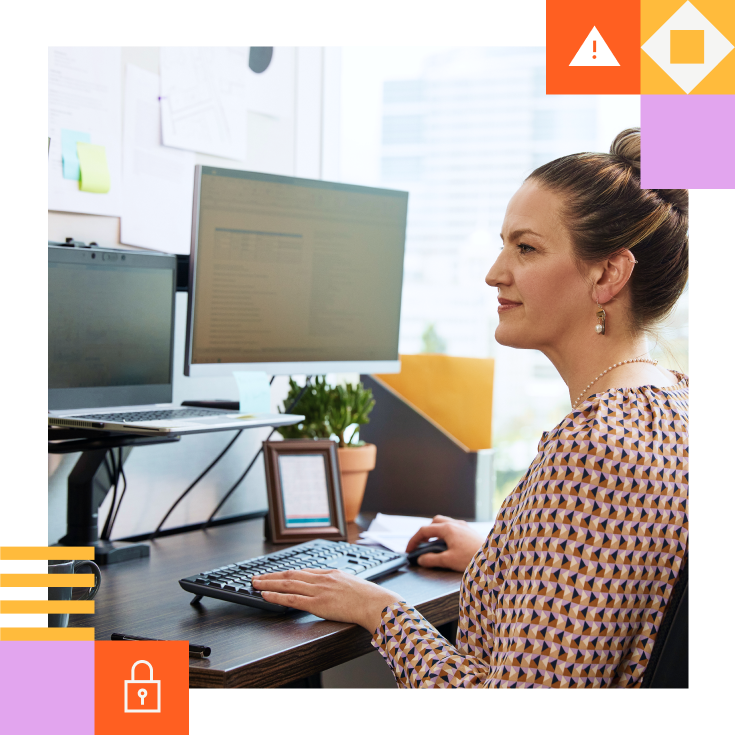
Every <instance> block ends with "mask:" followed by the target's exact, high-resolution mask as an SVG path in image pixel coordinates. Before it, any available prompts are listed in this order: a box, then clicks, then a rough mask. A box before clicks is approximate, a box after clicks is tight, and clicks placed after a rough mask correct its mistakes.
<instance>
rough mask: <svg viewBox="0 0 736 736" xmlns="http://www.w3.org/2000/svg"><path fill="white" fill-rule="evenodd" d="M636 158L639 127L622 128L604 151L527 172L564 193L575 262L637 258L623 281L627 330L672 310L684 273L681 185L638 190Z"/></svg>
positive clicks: (684, 210) (684, 194) (685, 232)
mask: <svg viewBox="0 0 736 736" xmlns="http://www.w3.org/2000/svg"><path fill="white" fill-rule="evenodd" d="M640 159H641V135H640V131H639V128H629V129H627V130H624V131H622V132H621V133H619V134H618V135H617V136H616V139H615V140H614V141H613V143H612V144H611V151H610V153H607V154H606V153H574V154H572V155H570V156H563V157H562V158H558V159H556V160H555V161H550V163H548V164H544V165H543V166H540V167H539V168H538V169H535V170H534V171H533V172H532V173H531V174H530V175H529V176H528V177H527V179H528V180H531V181H534V182H537V183H539V184H541V185H542V186H544V187H546V188H548V189H550V190H551V191H555V192H558V193H560V194H562V195H563V196H564V199H565V208H564V211H563V218H564V221H565V223H566V225H567V227H568V229H569V231H570V234H571V236H572V243H573V248H574V250H575V255H576V257H577V258H578V260H580V261H589V262H594V261H600V260H604V259H605V258H609V257H610V256H612V255H614V254H615V253H619V252H620V251H621V250H623V249H628V250H631V252H632V253H633V255H634V257H635V258H636V260H637V261H638V263H637V264H636V266H635V267H634V271H633V273H632V274H631V278H630V280H629V288H630V293H631V326H632V328H633V329H634V331H635V332H640V331H642V330H646V329H647V328H650V327H651V326H653V325H654V324H655V323H656V322H658V321H659V320H661V319H663V318H664V317H666V316H667V315H668V314H669V313H670V312H671V311H672V309H673V307H674V306H675V304H676V302H677V299H678V298H679V296H680V294H682V291H683V289H684V288H685V284H686V283H687V278H688V192H687V189H641V182H640V169H641V163H640Z"/></svg>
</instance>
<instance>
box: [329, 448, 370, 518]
mask: <svg viewBox="0 0 736 736" xmlns="http://www.w3.org/2000/svg"><path fill="white" fill-rule="evenodd" d="M337 455H338V459H339V461H340V480H341V481H342V500H343V505H344V506H345V519H346V520H347V521H355V517H356V516H357V515H358V514H359V513H360V505H361V504H362V503H363V494H364V493H365V484H366V483H367V482H368V473H369V472H370V471H371V470H373V468H375V467H376V446H375V445H371V444H370V443H366V444H365V445H362V446H361V447H338V448H337Z"/></svg>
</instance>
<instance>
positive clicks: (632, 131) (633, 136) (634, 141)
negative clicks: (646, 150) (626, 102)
mask: <svg viewBox="0 0 736 736" xmlns="http://www.w3.org/2000/svg"><path fill="white" fill-rule="evenodd" d="M610 152H611V155H613V156H620V157H621V158H622V159H624V160H625V161H626V163H627V164H629V166H633V167H634V168H635V169H637V170H640V169H641V130H640V129H639V128H627V129H626V130H622V131H621V132H620V133H619V134H618V135H617V136H616V137H615V138H614V140H613V143H611V151H610Z"/></svg>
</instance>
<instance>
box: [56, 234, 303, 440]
mask: <svg viewBox="0 0 736 736" xmlns="http://www.w3.org/2000/svg"><path fill="white" fill-rule="evenodd" d="M48 252H49V263H48V268H49V389H48V391H49V393H48V401H49V407H48V409H49V411H48V414H49V425H50V426H56V427H76V428H79V429H93V430H100V431H107V432H131V433H133V434H146V435H180V434H194V433H198V432H213V431H218V430H227V429H244V428H247V427H260V426H273V427H277V426H283V425H287V424H293V423H294V422H295V421H299V420H301V419H303V417H301V416H297V415H291V414H246V413H242V412H240V411H232V410H230V411H227V410H222V409H209V408H200V407H185V406H176V405H174V404H173V403H171V399H172V396H173V371H174V368H173V366H174V304H175V297H176V273H177V261H176V256H174V255H169V254H166V253H155V252H150V251H132V250H122V249H112V248H99V247H78V246H77V247H75V246H74V245H71V246H64V245H60V244H51V243H49V246H48Z"/></svg>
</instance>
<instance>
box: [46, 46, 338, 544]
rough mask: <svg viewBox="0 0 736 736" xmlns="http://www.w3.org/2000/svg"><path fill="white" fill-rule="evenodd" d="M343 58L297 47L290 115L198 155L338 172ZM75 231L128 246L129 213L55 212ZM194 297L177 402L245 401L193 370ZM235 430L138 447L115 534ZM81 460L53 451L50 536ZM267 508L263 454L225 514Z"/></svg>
mask: <svg viewBox="0 0 736 736" xmlns="http://www.w3.org/2000/svg"><path fill="white" fill-rule="evenodd" d="M122 59H123V64H122V70H121V73H123V74H124V70H125V65H126V64H127V63H132V64H135V65H137V66H140V67H142V68H144V69H147V70H148V71H151V72H155V73H158V71H159V49H158V47H150V48H123V50H122ZM339 61H340V59H339V50H337V49H322V48H317V47H311V48H298V49H297V52H296V55H295V65H294V104H293V108H292V110H291V114H290V115H288V116H285V117H283V118H278V119H276V118H269V117H266V116H263V115H259V114H256V113H249V118H248V146H247V154H246V158H245V160H244V161H233V160H231V159H221V158H218V157H215V156H209V155H203V154H197V158H196V160H197V163H202V164H210V165H224V166H228V167H234V168H238V167H240V168H243V169H248V170H252V171H263V172H268V173H273V174H284V175H292V176H304V177H308V178H326V179H329V178H335V176H336V174H337V170H338V164H339V162H338V156H339V153H338V151H339V135H338V129H339V83H340V82H339ZM123 104H124V100H123ZM66 237H73V238H75V239H76V240H82V241H85V242H89V241H95V242H97V243H98V244H99V245H101V246H107V247H126V246H123V245H121V243H120V220H119V218H117V217H99V216H91V215H82V214H75V213H68V212H51V211H50V212H49V213H48V239H49V240H54V241H63V240H64V238H66ZM186 299H187V295H186V294H181V293H180V294H177V298H176V329H175V364H174V401H175V402H180V401H182V400H184V399H204V398H232V399H235V398H237V388H236V385H235V381H234V379H233V378H232V377H224V378H216V379H214V378H213V379H209V378H208V379H204V378H189V377H186V376H184V374H183V362H184V333H185V322H186ZM287 388H288V382H287V379H286V378H285V377H279V378H277V379H276V380H275V381H274V384H273V387H272V409H273V410H275V409H276V406H277V405H280V404H281V403H282V401H283V397H284V396H285V395H286V391H287ZM268 431H269V430H268V429H253V430H247V431H245V432H244V433H243V435H241V437H240V439H239V440H238V441H237V442H236V443H235V445H234V446H233V447H232V448H231V450H230V451H229V452H228V454H227V455H226V456H225V457H224V458H223V460H222V461H221V463H220V464H219V465H218V466H217V467H216V468H215V469H214V470H213V471H212V472H211V473H210V474H209V475H208V476H207V477H206V478H205V479H204V480H203V481H202V482H201V483H200V484H199V485H198V486H197V488H196V489H195V490H194V491H193V492H192V493H191V494H190V496H189V497H188V498H187V499H186V500H185V501H184V502H182V504H180V506H179V507H178V508H177V510H176V511H175V512H174V514H172V516H171V517H170V518H169V520H168V522H167V526H181V525H183V524H189V523H194V522H197V521H202V520H203V519H205V518H207V517H208V516H209V514H210V513H211V511H212V510H213V509H214V507H215V506H216V505H217V502H218V500H219V499H220V498H221V497H222V495H223V494H224V493H225V492H226V491H227V490H228V489H229V488H230V486H231V485H232V483H233V482H234V481H235V480H236V479H237V478H238V477H239V476H240V474H241V473H242V471H243V470H244V469H245V467H246V466H247V464H248V463H249V462H250V459H251V458H252V456H253V454H254V453H255V452H256V451H257V450H258V448H259V446H260V443H261V441H262V440H263V439H264V438H265V437H266V435H267V434H268ZM232 437H233V433H232V432H216V433H210V434H203V435H195V436H189V437H184V438H182V439H181V441H180V442H179V443H177V444H172V445H166V446H161V447H156V446H151V447H141V448H136V449H134V450H133V451H132V453H131V454H130V457H129V458H128V460H127V462H126V464H125V470H126V475H127V478H128V490H127V492H126V496H125V503H124V504H123V506H122V507H121V510H120V514H119V516H118V519H117V522H116V525H115V529H114V534H113V536H114V537H123V536H130V535H133V534H140V533H144V532H147V531H150V530H152V529H153V528H155V527H156V525H157V524H158V522H159V520H160V519H161V517H162V516H163V514H164V513H165V512H166V510H167V509H168V507H169V506H170V504H171V503H173V501H174V500H175V499H176V497H177V496H178V495H179V494H180V493H181V492H182V491H183V490H184V489H185V488H186V487H187V486H188V485H189V484H190V483H191V482H192V481H193V480H194V479H195V478H196V477H197V476H198V475H199V474H200V473H201V472H202V470H204V468H206V467H207V465H209V463H210V462H211V461H212V460H213V459H214V458H215V457H216V456H217V454H218V453H219V452H220V451H221V449H222V448H224V446H225V445H226V444H227V443H228V442H229V441H230V440H231V439H232ZM78 457H79V456H78V455H63V456H59V455H56V456H54V455H49V543H53V542H56V541H57V540H58V539H59V537H61V536H62V535H63V534H64V531H65V527H66V482H67V476H68V475H69V472H70V471H71V469H72V468H73V466H74V463H75V462H76V460H77V458H78ZM107 501H108V502H109V498H108V499H107ZM106 508H107V507H106V505H103V507H102V509H101V514H100V516H101V518H102V519H104V515H105V511H106ZM265 508H266V491H265V478H264V473H263V464H262V463H261V462H260V461H259V463H257V465H256V466H255V467H254V468H253V470H252V471H251V473H250V475H249V477H248V478H247V480H246V481H245V482H244V483H243V484H242V485H241V486H240V487H239V489H238V491H237V492H236V493H234V494H233V496H232V497H231V498H230V499H229V500H228V502H227V504H226V505H225V506H223V508H222V510H221V514H222V515H223V516H228V515H232V514H240V513H247V512H251V511H258V510H264V509H265Z"/></svg>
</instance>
